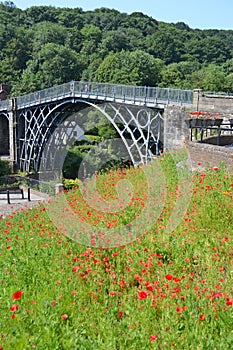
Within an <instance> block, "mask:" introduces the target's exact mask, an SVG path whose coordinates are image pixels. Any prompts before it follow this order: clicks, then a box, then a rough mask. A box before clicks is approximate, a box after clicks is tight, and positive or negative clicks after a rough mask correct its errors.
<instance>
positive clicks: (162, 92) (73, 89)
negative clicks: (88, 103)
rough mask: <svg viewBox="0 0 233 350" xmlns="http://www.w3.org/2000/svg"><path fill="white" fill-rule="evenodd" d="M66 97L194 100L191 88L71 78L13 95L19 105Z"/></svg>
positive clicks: (163, 102) (168, 101)
mask: <svg viewBox="0 0 233 350" xmlns="http://www.w3.org/2000/svg"><path fill="white" fill-rule="evenodd" d="M67 97H77V98H80V97H81V98H87V99H90V100H95V101H96V100H100V101H109V102H112V101H114V102H120V103H126V104H134V105H144V106H148V107H159V105H161V107H162V108H163V107H164V106H165V105H169V104H173V103H177V104H189V105H191V104H192V102H193V91H192V90H181V89H171V88H160V87H148V86H133V85H119V84H106V83H95V82H80V81H71V82H70V83H65V84H62V85H58V86H54V87H51V88H48V89H44V90H40V91H35V92H33V93H30V94H27V95H23V96H19V97H17V98H16V100H17V108H18V109H20V108H25V107H29V106H32V105H37V104H41V103H47V102H51V101H57V100H61V99H64V98H67ZM3 102H4V103H3ZM3 102H0V110H1V109H2V110H3V109H4V108H6V102H5V101H3Z"/></svg>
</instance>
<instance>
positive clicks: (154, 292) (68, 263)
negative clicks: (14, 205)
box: [0, 154, 233, 350]
mask: <svg viewBox="0 0 233 350" xmlns="http://www.w3.org/2000/svg"><path fill="white" fill-rule="evenodd" d="M179 157H180V155H177V154H175V155H173V156H171V155H165V156H164V157H161V158H160V160H157V161H156V162H155V163H156V164H155V163H152V164H150V165H149V166H147V167H141V168H138V169H129V170H125V171H118V172H110V173H109V174H105V175H101V176H97V178H96V188H95V186H91V184H89V186H88V187H86V190H88V191H89V190H90V192H89V194H88V195H89V197H88V198H89V200H90V202H89V205H88V204H87V203H86V202H85V201H84V199H83V196H82V195H83V192H82V191H81V189H80V188H78V189H76V191H70V192H67V193H66V197H65V198H66V199H67V201H68V203H66V206H70V208H72V211H73V212H75V215H76V216H77V217H79V218H81V219H82V221H84V222H88V223H89V225H90V226H91V227H93V230H94V231H93V232H95V234H96V231H95V228H96V227H98V228H99V229H100V230H102V229H103V228H104V229H105V232H107V233H108V230H110V229H112V230H114V229H117V228H119V229H120V230H121V228H122V227H125V226H127V225H129V226H130V224H131V223H133V224H132V227H133V228H134V226H135V231H133V229H132V231H133V232H134V235H133V234H132V237H131V241H130V239H128V240H126V241H127V242H128V244H123V245H121V246H119V247H118V246H114V244H115V243H116V242H117V244H118V243H120V238H122V237H120V238H119V237H118V241H116V240H115V238H114V239H113V240H112V241H111V242H110V244H109V248H107V247H106V246H105V247H102V248H100V247H99V246H100V245H101V237H98V240H96V239H95V240H94V241H93V240H92V233H93V232H92V230H90V232H87V233H86V235H87V236H88V238H87V242H89V246H85V245H82V244H80V240H81V239H82V238H83V236H82V235H81V234H82V233H81V232H77V234H78V235H77V236H76V237H78V239H77V240H78V242H75V241H74V240H72V239H70V238H69V237H70V235H68V236H69V237H67V236H65V235H64V234H63V233H62V232H61V228H62V227H63V228H65V227H66V225H67V227H68V224H69V218H68V214H67V215H66V212H65V214H64V213H61V217H60V218H57V220H52V219H51V218H52V215H51V211H52V210H51V209H50V207H49V206H48V207H47V206H46V207H43V206H40V207H38V208H34V209H31V210H28V211H26V210H25V211H24V213H20V214H19V213H18V214H17V213H16V214H14V215H13V216H12V217H9V218H7V219H5V220H2V221H0V230H1V231H0V232H1V234H0V239H1V250H0V283H1V287H0V288H1V289H0V291H1V292H0V315H1V317H0V344H1V347H2V349H3V350H12V349H17V350H20V349H23V350H24V349H25V350H27V349H33V348H35V349H40V350H42V349H43V350H46V349H48V350H58V349H59V350H60V349H64V350H74V349H77V350H89V349H90V350H128V349H134V350H135V349H136V350H143V349H145V350H147V349H161V350H164V349H173V348H174V349H179V350H180V349H185V350H186V349H192V350H197V349H198V350H199V349H200V350H201V349H203V350H206V349H211V350H214V349H216V350H219V349H223V350H226V349H232V348H233V289H232V285H233V283H232V282H233V278H232V275H233V229H232V223H233V209H232V198H233V176H232V175H231V174H228V173H227V172H226V171H225V170H224V168H222V169H219V170H217V171H216V170H213V169H209V170H207V171H206V172H205V173H196V174H193V175H192V174H191V173H189V172H188V171H187V169H186V166H185V165H182V166H181V167H176V163H177V162H178V161H179V160H180V158H179ZM181 157H183V155H181ZM181 160H182V161H183V164H185V157H183V158H181ZM130 183H131V185H130ZM116 184H121V185H122V186H123V187H122V189H123V190H122V192H121V191H120V190H119V187H118V189H117V186H116ZM155 184H157V188H156V189H155V188H153V187H154V186H155ZM130 186H131V187H130ZM118 190H119V192H118ZM125 192H127V193H128V197H127V195H126V196H125V197H124V194H125ZM97 193H98V195H99V197H100V198H98V200H97V199H96V198H97ZM152 195H153V198H151V196H152ZM119 196H120V198H121V196H123V197H124V198H123V199H124V200H123V204H122V203H121V202H119V201H118V197H119ZM61 198H62V197H61ZM101 198H102V200H105V201H106V202H104V203H105V204H106V203H107V204H106V207H104V208H105V209H103V207H101V205H102V204H103V203H102V202H101ZM127 198H130V200H129V199H128V200H127ZM57 200H58V204H59V198H58V199H57ZM62 200H63V199H62ZM95 201H96V202H95ZM147 203H149V204H150V210H149V209H148V208H147V209H146V210H145V208H146V206H147ZM68 204H69V205H68ZM51 205H52V204H51ZM98 205H99V206H98ZM119 205H123V206H122V207H119ZM98 208H102V209H101V210H100V209H98ZM58 213H59V212H58ZM150 217H152V219H153V220H151V221H150ZM137 219H138V221H137ZM59 220H60V221H63V226H59V225H57V226H56V225H54V221H56V223H57V222H59ZM140 225H141V226H140ZM81 227H82V226H77V230H78V229H80V228H81ZM138 227H140V230H141V232H139V231H138V230H137V228H138ZM142 228H144V229H142ZM109 232H111V234H110V235H113V236H114V234H112V231H109ZM139 233H140V234H139ZM111 237H112V236H111ZM104 239H106V237H104ZM105 242H106V241H105ZM110 245H111V246H110ZM17 291H21V292H23V294H22V296H21V297H20V299H18V300H14V299H12V296H13V295H14V293H15V292H17ZM13 305H17V306H18V309H17V310H15V311H11V310H10V308H12V306H13ZM63 315H67V316H68V317H65V316H63ZM62 316H63V317H62ZM155 335H156V336H155ZM153 339H155V340H153ZM1 347H0V348H1Z"/></svg>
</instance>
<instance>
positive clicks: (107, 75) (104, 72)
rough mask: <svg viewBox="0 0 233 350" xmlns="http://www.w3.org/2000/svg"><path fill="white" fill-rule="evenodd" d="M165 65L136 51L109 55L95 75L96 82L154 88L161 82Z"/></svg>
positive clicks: (146, 54)
mask: <svg viewBox="0 0 233 350" xmlns="http://www.w3.org/2000/svg"><path fill="white" fill-rule="evenodd" d="M163 65H164V63H163V62H162V61H161V60H159V59H155V58H154V57H153V56H152V55H150V54H148V53H146V52H144V51H141V50H136V51H133V52H128V51H124V50H122V51H121V52H117V53H111V54H109V55H108V56H107V57H106V58H105V59H104V60H103V62H102V64H100V66H99V68H98V69H97V71H96V74H95V77H94V78H95V80H96V81H106V82H110V83H116V84H132V85H147V86H154V85H157V83H158V82H159V80H160V73H161V69H162V67H163Z"/></svg>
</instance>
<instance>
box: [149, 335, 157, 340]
mask: <svg viewBox="0 0 233 350" xmlns="http://www.w3.org/2000/svg"><path fill="white" fill-rule="evenodd" d="M157 338H158V336H157V334H151V336H150V340H151V341H154V340H156V339H157Z"/></svg>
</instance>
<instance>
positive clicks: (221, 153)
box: [188, 141, 233, 171]
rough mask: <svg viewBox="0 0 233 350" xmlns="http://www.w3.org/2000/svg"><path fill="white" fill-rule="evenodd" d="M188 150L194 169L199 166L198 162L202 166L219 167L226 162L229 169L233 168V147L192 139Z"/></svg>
mask: <svg viewBox="0 0 233 350" xmlns="http://www.w3.org/2000/svg"><path fill="white" fill-rule="evenodd" d="M188 150H189V156H190V162H191V165H192V168H193V169H196V168H198V163H201V168H209V167H214V166H217V167H219V166H220V165H221V163H224V164H225V165H226V168H227V169H228V170H230V171H232V170H233V148H226V147H222V146H216V145H213V144H206V143H200V142H192V141H190V142H189V143H188Z"/></svg>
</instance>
